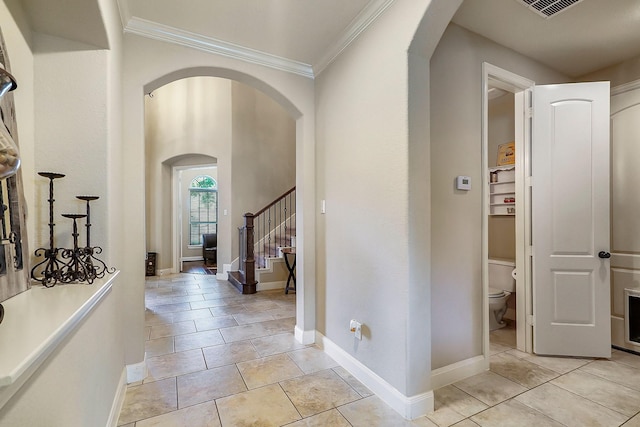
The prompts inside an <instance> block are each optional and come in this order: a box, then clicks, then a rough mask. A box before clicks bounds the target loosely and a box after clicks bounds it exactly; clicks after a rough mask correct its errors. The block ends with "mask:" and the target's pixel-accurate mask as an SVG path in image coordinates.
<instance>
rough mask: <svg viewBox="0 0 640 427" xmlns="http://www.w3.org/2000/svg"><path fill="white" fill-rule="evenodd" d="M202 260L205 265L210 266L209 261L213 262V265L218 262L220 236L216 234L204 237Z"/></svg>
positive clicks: (204, 235)
mask: <svg viewBox="0 0 640 427" xmlns="http://www.w3.org/2000/svg"><path fill="white" fill-rule="evenodd" d="M202 258H204V265H208V263H207V261H209V260H211V261H213V265H216V264H217V262H218V235H217V234H216V233H210V234H203V235H202Z"/></svg>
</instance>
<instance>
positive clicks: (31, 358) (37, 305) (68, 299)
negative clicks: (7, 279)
mask: <svg viewBox="0 0 640 427" xmlns="http://www.w3.org/2000/svg"><path fill="white" fill-rule="evenodd" d="M117 275H118V272H116V273H115V274H112V275H109V276H108V277H106V278H104V279H96V280H95V281H94V283H93V284H92V285H86V284H58V285H56V286H54V287H51V288H45V287H44V286H42V285H34V286H32V288H31V289H29V290H27V291H25V292H22V293H21V294H18V295H16V296H14V297H12V298H9V299H8V300H5V301H3V302H2V305H3V306H4V309H5V316H4V321H3V322H2V325H0V348H2V352H0V396H1V397H2V400H5V399H6V398H7V397H8V396H4V394H5V387H6V388H11V387H10V386H12V385H14V384H16V383H17V384H22V383H23V382H24V381H26V379H25V377H27V378H28V377H29V376H30V375H31V374H32V373H33V372H34V371H35V370H36V369H37V368H38V366H40V365H41V364H42V363H43V362H44V361H45V360H46V358H47V357H48V356H49V355H50V354H51V353H52V352H53V351H54V350H55V349H56V348H57V347H58V345H59V344H60V343H61V342H62V341H63V340H64V339H65V337H67V336H68V335H69V334H71V333H72V332H73V331H74V330H76V328H77V327H78V325H80V323H81V322H82V320H83V319H84V318H85V317H86V316H87V314H88V313H90V312H91V311H92V309H93V308H94V307H95V306H96V305H97V304H98V302H100V301H101V300H102V299H103V298H104V297H105V295H107V294H108V293H109V292H110V291H111V287H112V285H113V282H114V280H115V278H116V276H117ZM12 391H13V392H15V391H17V390H12Z"/></svg>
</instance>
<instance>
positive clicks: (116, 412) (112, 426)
mask: <svg viewBox="0 0 640 427" xmlns="http://www.w3.org/2000/svg"><path fill="white" fill-rule="evenodd" d="M126 394H127V368H126V367H125V368H124V369H123V370H122V374H120V381H119V382H118V388H117V390H116V395H115V396H114V398H113V404H112V405H111V412H110V413H109V419H108V420H107V427H116V426H117V425H118V418H120V412H121V411H122V405H123V404H124V397H125V395H126Z"/></svg>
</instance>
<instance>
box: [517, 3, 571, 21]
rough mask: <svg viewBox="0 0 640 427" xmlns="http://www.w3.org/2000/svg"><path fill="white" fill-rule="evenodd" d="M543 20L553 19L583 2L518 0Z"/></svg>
mask: <svg viewBox="0 0 640 427" xmlns="http://www.w3.org/2000/svg"><path fill="white" fill-rule="evenodd" d="M516 1H517V2H518V3H521V4H523V5H524V6H525V7H527V8H528V9H529V10H531V11H533V12H535V13H537V14H538V15H540V16H542V17H543V18H551V17H552V16H555V15H557V14H558V13H560V12H562V11H563V10H566V9H567V8H569V7H571V6H574V5H576V4H578V3H580V2H581V1H582V0H516Z"/></svg>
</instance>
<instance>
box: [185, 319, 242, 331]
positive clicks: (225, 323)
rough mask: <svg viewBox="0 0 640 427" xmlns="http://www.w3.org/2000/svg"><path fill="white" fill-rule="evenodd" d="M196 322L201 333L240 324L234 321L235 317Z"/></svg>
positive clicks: (197, 320)
mask: <svg viewBox="0 0 640 427" xmlns="http://www.w3.org/2000/svg"><path fill="white" fill-rule="evenodd" d="M194 322H195V324H196V329H197V330H198V331H200V332H202V331H209V330H211V329H220V328H230V327H232V326H238V322H236V319H234V318H233V316H223V317H207V318H204V319H195V320H194Z"/></svg>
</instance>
